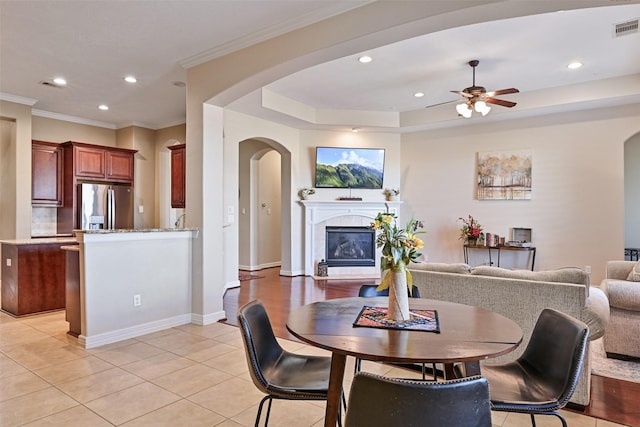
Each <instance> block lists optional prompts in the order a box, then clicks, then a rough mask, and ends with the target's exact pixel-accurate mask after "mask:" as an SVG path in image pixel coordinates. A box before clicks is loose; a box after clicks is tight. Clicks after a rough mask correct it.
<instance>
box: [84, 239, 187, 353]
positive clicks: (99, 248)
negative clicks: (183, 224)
mask: <svg viewBox="0 0 640 427" xmlns="http://www.w3.org/2000/svg"><path fill="white" fill-rule="evenodd" d="M76 237H77V240H78V243H79V245H80V246H79V274H80V286H79V288H80V331H79V332H80V333H79V335H78V342H79V343H80V344H81V345H83V346H84V347H86V348H93V347H97V346H101V345H104V344H109V343H113V342H117V341H122V340H126V339H130V338H134V337H137V336H140V335H144V334H148V333H150V332H154V331H159V330H162V329H167V328H171V327H174V326H179V325H183V324H187V323H191V317H192V316H191V313H192V307H191V305H192V303H191V263H192V242H193V240H194V239H196V238H197V237H198V230H197V229H193V228H188V229H173V228H172V229H146V230H78V231H76Z"/></svg>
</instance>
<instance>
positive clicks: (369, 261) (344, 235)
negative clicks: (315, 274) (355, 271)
mask: <svg viewBox="0 0 640 427" xmlns="http://www.w3.org/2000/svg"><path fill="white" fill-rule="evenodd" d="M326 237H327V238H326V258H325V259H326V260H327V265H328V266H329V267H375V265H376V260H375V255H376V232H375V231H374V230H373V229H371V228H370V227H331V226H327V227H326Z"/></svg>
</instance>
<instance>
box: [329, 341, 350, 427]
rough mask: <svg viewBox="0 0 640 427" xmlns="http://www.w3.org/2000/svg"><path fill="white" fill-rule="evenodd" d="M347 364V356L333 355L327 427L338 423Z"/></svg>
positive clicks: (332, 426)
mask: <svg viewBox="0 0 640 427" xmlns="http://www.w3.org/2000/svg"><path fill="white" fill-rule="evenodd" d="M346 363H347V356H346V355H344V354H337V353H332V355H331V373H330V374H329V390H328V393H327V410H326V412H325V415H324V426H325V427H335V426H336V424H337V422H338V416H339V414H340V405H341V403H342V402H341V399H342V380H343V379H344V366H345V364H346Z"/></svg>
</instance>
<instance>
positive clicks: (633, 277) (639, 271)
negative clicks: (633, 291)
mask: <svg viewBox="0 0 640 427" xmlns="http://www.w3.org/2000/svg"><path fill="white" fill-rule="evenodd" d="M627 280H630V281H632V282H640V261H638V263H637V264H636V265H635V267H633V270H631V271H630V272H629V275H628V276H627Z"/></svg>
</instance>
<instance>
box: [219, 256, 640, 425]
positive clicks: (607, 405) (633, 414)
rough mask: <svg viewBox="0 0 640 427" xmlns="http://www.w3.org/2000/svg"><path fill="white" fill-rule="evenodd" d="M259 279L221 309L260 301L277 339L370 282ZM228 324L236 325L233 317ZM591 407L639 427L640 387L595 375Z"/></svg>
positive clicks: (269, 273) (273, 271)
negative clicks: (297, 321)
mask: <svg viewBox="0 0 640 427" xmlns="http://www.w3.org/2000/svg"><path fill="white" fill-rule="evenodd" d="M259 274H260V276H264V277H261V278H258V279H252V280H247V281H243V282H241V285H240V287H238V288H234V289H229V290H228V291H227V292H226V294H225V296H224V310H225V311H226V312H227V313H237V311H238V308H239V307H241V306H242V305H243V304H245V303H247V302H249V301H253V300H254V299H259V300H261V301H262V302H263V304H264V305H265V307H266V308H267V312H268V313H269V317H270V319H271V323H272V324H273V329H274V332H275V334H276V335H277V336H278V337H281V338H286V339H291V340H295V339H296V338H294V337H293V336H292V335H291V334H290V333H289V332H288V331H287V329H286V327H285V323H286V321H287V317H288V315H289V312H290V311H291V310H292V309H295V308H297V307H299V306H301V305H304V304H309V303H312V302H315V301H322V300H327V299H334V298H343V297H353V296H357V295H358V288H359V287H360V285H361V284H365V283H372V280H364V279H363V280H317V281H316V280H314V279H313V278H311V277H305V276H298V277H284V276H280V275H279V268H270V269H265V270H261V271H260V272H259ZM227 323H229V324H233V325H237V324H238V322H237V319H236V317H235V316H230V317H229V318H228V319H227ZM591 381H592V385H591V405H590V406H588V407H587V408H586V409H585V410H584V412H582V413H583V414H585V415H589V416H592V417H595V418H601V419H606V420H609V421H613V422H616V423H620V424H625V425H628V426H632V427H640V405H639V404H638V402H640V384H637V383H632V382H628V381H620V380H615V379H611V378H606V377H600V376H597V375H593V376H592V380H591Z"/></svg>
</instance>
